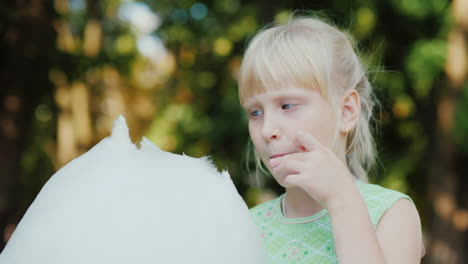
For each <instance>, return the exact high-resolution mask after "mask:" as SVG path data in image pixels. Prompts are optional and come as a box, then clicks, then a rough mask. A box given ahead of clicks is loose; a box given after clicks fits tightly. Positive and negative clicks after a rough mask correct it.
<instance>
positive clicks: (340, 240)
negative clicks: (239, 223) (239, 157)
mask: <svg viewBox="0 0 468 264" xmlns="http://www.w3.org/2000/svg"><path fill="white" fill-rule="evenodd" d="M371 89H372V87H371V85H370V84H369V81H368V78H367V75H366V71H365V69H364V67H363V65H362V64H361V63H360V61H359V59H358V57H357V56H356V54H355V52H354V50H353V45H352V42H351V41H350V39H349V38H348V37H347V36H346V35H345V34H344V33H343V32H341V31H339V30H338V29H336V28H335V27H333V26H331V25H329V24H327V23H325V22H323V21H321V20H319V19H314V18H297V19H294V20H292V21H291V22H290V23H289V24H287V25H278V26H274V27H272V28H270V29H267V30H264V31H262V32H260V33H259V34H258V35H257V36H256V37H255V38H254V39H253V40H252V42H251V43H250V45H249V47H248V49H247V51H246V53H245V55H244V59H243V62H242V66H241V69H240V74H239V96H240V101H241V104H242V106H243V108H244V109H245V111H246V112H247V113H248V115H249V132H250V137H251V139H252V142H253V144H254V146H255V152H256V155H257V156H258V158H259V160H261V161H262V162H263V163H264V164H265V165H266V167H267V168H268V170H269V171H270V172H271V174H272V175H273V176H274V178H275V180H276V181H277V182H278V183H279V184H280V185H281V186H283V187H284V188H285V189H286V192H285V193H284V194H282V195H281V196H280V197H278V198H276V199H274V200H272V201H268V202H265V203H263V204H260V205H258V206H256V207H254V208H252V209H251V213H252V216H253V217H254V220H255V222H256V224H257V226H258V227H259V229H260V230H261V234H262V237H263V239H264V243H265V246H266V249H267V251H268V254H269V256H270V259H271V262H272V263H338V262H339V263H360V264H363V263H372V264H377V263H398V264H401V263H420V260H421V257H422V256H423V254H424V253H423V252H424V247H423V244H422V235H421V224H420V220H419V215H418V212H417V210H416V208H415V206H414V204H413V202H412V201H411V199H410V198H409V197H408V196H407V195H405V194H402V193H399V192H396V191H393V190H389V189H385V188H383V187H380V186H377V185H372V184H368V183H367V176H366V173H367V171H368V169H369V168H370V167H371V165H372V164H373V161H374V157H375V149H374V144H373V139H372V135H371V131H370V128H369V121H370V119H371V118H372V109H373V106H374V102H373V96H372V91H371Z"/></svg>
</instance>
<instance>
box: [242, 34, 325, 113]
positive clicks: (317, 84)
mask: <svg viewBox="0 0 468 264" xmlns="http://www.w3.org/2000/svg"><path fill="white" fill-rule="evenodd" d="M264 33H270V32H264ZM283 35H284V34H283ZM301 42H305V41H304V40H303V41H298V40H297V39H296V40H294V41H287V40H286V39H285V37H284V36H283V39H269V38H268V37H263V38H259V39H255V40H254V42H253V43H252V44H253V45H251V46H250V47H249V49H248V51H247V53H246V54H245V56H244V60H243V62H242V65H241V69H240V72H239V99H240V102H241V104H243V103H244V102H245V101H246V100H247V99H248V98H250V97H252V96H254V95H257V94H261V93H263V92H266V91H272V90H280V89H284V88H288V87H296V88H307V89H319V90H320V92H321V93H322V95H324V96H326V95H325V94H324V90H326V89H322V88H323V85H321V84H323V82H321V81H319V80H320V79H322V78H321V77H323V74H322V71H323V69H321V68H320V67H318V65H319V64H320V59H321V58H320V55H319V54H317V53H318V52H317V53H316V52H312V54H311V52H310V49H311V47H310V45H307V44H306V43H301ZM292 43H294V45H292ZM307 50H308V51H307ZM316 54H317V56H314V55H316ZM314 57H315V58H314Z"/></svg>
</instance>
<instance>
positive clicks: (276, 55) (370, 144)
mask: <svg viewBox="0 0 468 264" xmlns="http://www.w3.org/2000/svg"><path fill="white" fill-rule="evenodd" d="M354 49H355V42H354V41H353V39H352V38H351V37H350V36H349V35H347V34H346V33H344V32H342V31H340V30H338V29H337V28H336V27H334V26H331V25H330V24H328V23H326V22H324V21H322V19H317V18H295V19H292V20H290V21H289V22H288V23H287V24H286V25H276V26H273V27H271V28H268V29H264V30H262V31H261V32H260V33H258V34H257V35H256V36H255V37H254V39H253V40H252V41H251V42H250V44H249V46H248V48H247V51H246V52H245V55H244V58H243V61H242V65H241V67H240V71H239V78H238V81H239V99H240V102H241V104H243V103H244V102H245V100H246V99H248V98H249V97H251V96H253V95H255V94H258V93H261V92H264V91H267V90H275V89H280V88H282V87H288V86H291V85H295V86H296V87H304V88H308V89H318V90H319V91H320V92H321V94H322V96H323V97H324V98H325V99H326V100H327V101H328V102H329V103H330V105H332V106H335V107H334V108H335V112H336V117H337V119H336V120H337V122H338V118H339V116H340V114H341V113H340V107H339V105H338V103H339V102H338V98H339V95H340V94H341V93H343V92H345V91H346V90H348V89H352V88H354V89H355V90H356V91H357V92H358V93H359V96H360V101H361V112H360V115H359V120H358V122H357V125H356V127H354V128H353V130H351V132H350V133H349V135H348V138H347V141H346V163H347V165H348V168H349V170H350V171H351V173H352V174H353V175H354V177H356V178H357V179H360V180H362V181H365V182H366V181H367V175H368V172H369V171H370V169H371V168H372V166H373V165H374V163H375V157H376V150H375V143H374V139H373V136H372V132H371V126H370V121H371V119H372V113H373V108H374V105H375V103H376V102H377V101H376V99H375V97H374V96H373V93H372V86H371V85H370V83H369V80H368V76H367V71H366V69H365V67H364V65H363V64H362V63H361V61H360V59H359V58H358V56H357V55H356V52H355V51H354ZM338 135H339V130H338V129H336V133H335V135H334V138H335V139H336V138H337V137H338ZM334 142H335V140H334ZM255 160H256V164H257V172H258V169H259V168H260V170H262V171H265V169H263V167H262V166H261V161H260V158H259V157H258V155H256V153H255Z"/></svg>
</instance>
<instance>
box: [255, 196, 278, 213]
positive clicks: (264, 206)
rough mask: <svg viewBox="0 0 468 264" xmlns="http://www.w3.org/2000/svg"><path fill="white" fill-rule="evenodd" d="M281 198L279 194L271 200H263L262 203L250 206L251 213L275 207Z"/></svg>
mask: <svg viewBox="0 0 468 264" xmlns="http://www.w3.org/2000/svg"><path fill="white" fill-rule="evenodd" d="M280 198H281V196H278V197H276V198H274V199H272V200H269V201H266V202H263V203H261V204H257V205H255V206H254V207H252V208H250V209H249V211H250V214H258V213H260V212H263V211H265V209H271V210H272V209H273V208H274V207H275V206H276V204H277V203H278V202H279V199H280Z"/></svg>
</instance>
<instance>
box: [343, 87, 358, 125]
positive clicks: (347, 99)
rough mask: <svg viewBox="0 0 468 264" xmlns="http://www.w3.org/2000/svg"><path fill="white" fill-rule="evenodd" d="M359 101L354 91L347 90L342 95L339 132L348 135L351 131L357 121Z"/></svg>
mask: <svg viewBox="0 0 468 264" xmlns="http://www.w3.org/2000/svg"><path fill="white" fill-rule="evenodd" d="M360 112H361V100H360V97H359V93H358V92H357V91H356V90H355V89H349V90H347V91H346V92H345V93H344V95H343V101H342V110H341V128H340V129H341V132H342V133H344V134H348V133H349V132H350V131H351V130H353V129H354V128H355V127H356V125H357V122H358V120H359V115H360Z"/></svg>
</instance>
